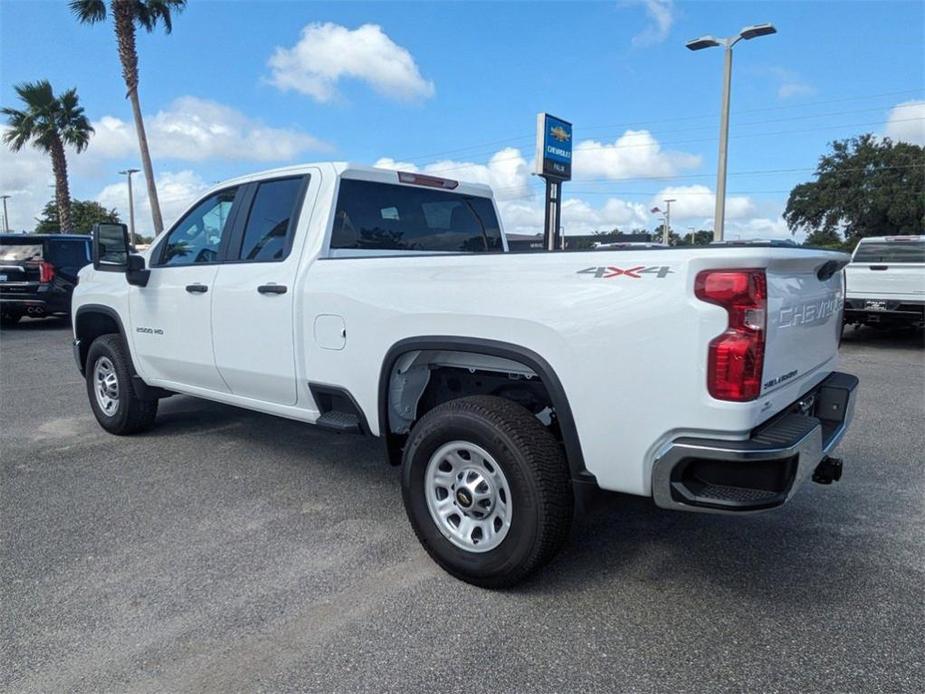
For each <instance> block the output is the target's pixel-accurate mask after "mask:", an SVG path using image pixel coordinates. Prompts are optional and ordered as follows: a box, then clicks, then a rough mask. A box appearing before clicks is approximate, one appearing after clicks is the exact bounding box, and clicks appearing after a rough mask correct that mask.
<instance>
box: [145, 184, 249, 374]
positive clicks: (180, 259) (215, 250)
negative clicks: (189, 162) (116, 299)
mask: <svg viewBox="0 0 925 694" xmlns="http://www.w3.org/2000/svg"><path fill="white" fill-rule="evenodd" d="M242 191H243V189H242V188H237V187H233V188H227V189H224V190H221V191H218V192H216V193H213V194H211V195H209V196H207V197H206V198H204V199H203V200H201V201H200V202H199V203H198V204H197V205H196V206H195V207H193V209H191V210H190V211H189V212H188V213H187V214H186V215H185V216H184V217H183V218H182V219H181V220H180V221H179V222H177V224H176V225H175V226H174V227H173V229H171V230H170V231H169V232H168V233H167V235H166V236H165V238H164V239H163V241H161V242H160V243H158V244H157V246H156V247H155V248H154V249H153V250H152V253H151V258H150V268H151V275H150V278H149V280H148V285H147V286H146V287H131V289H130V292H129V302H130V306H129V308H130V317H131V328H130V332H131V333H132V340H133V342H134V345H135V356H136V357H137V358H138V360H139V361H140V362H141V370H142V371H143V374H144V375H145V376H146V377H147V378H153V379H158V380H161V381H169V382H173V383H179V384H183V385H189V386H195V387H198V388H205V389H208V390H214V391H220V392H228V388H227V386H226V385H225V383H224V381H222V379H221V376H219V373H218V370H217V369H216V368H215V359H214V356H213V353H212V297H213V292H212V290H213V286H214V283H215V276H216V273H217V272H218V268H219V263H220V258H221V256H222V253H223V251H224V248H225V246H226V245H227V243H228V240H229V236H230V234H229V230H230V229H231V227H232V225H233V224H234V220H235V214H236V211H237V206H238V201H239V199H240V194H241V192H242Z"/></svg>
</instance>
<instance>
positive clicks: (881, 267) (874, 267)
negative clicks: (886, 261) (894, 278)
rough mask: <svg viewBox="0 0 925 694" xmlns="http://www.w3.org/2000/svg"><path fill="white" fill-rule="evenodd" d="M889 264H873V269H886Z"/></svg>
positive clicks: (871, 267)
mask: <svg viewBox="0 0 925 694" xmlns="http://www.w3.org/2000/svg"><path fill="white" fill-rule="evenodd" d="M887 267H888V266H886V265H871V266H870V269H871V270H886V269H887Z"/></svg>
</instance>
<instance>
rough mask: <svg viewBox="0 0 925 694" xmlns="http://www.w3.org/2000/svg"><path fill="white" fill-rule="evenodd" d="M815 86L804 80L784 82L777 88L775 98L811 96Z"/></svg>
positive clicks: (814, 91)
mask: <svg viewBox="0 0 925 694" xmlns="http://www.w3.org/2000/svg"><path fill="white" fill-rule="evenodd" d="M815 93H816V88H815V87H813V86H812V85H810V84H807V83H806V82H784V83H783V84H781V85H780V86H779V87H778V88H777V98H779V99H790V98H793V97H795V96H812V95H813V94H815Z"/></svg>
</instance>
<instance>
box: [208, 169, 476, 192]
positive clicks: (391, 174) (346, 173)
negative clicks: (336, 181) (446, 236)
mask: <svg viewBox="0 0 925 694" xmlns="http://www.w3.org/2000/svg"><path fill="white" fill-rule="evenodd" d="M312 169H322V171H324V172H328V173H331V174H332V175H335V176H339V177H341V178H349V179H357V180H361V181H378V182H380V183H392V184H396V185H417V184H415V183H414V182H412V181H410V180H407V179H408V175H412V176H415V175H416V176H420V177H421V178H422V179H425V178H429V179H434V180H445V181H450V182H452V183H455V184H456V185H455V186H453V187H452V188H450V187H444V190H448V191H451V192H454V193H461V194H464V195H473V196H476V197H483V198H490V197H492V190H491V188H490V187H489V186H487V185H485V184H484V183H469V182H465V181H461V180H459V179H458V178H453V177H452V175H453V174H454V173H458V171H447V172H446V173H447V175H446V176H443V175H441V174H440V172H439V171H438V172H433V173H431V172H423V171H402V170H401V169H383V168H379V167H374V166H366V165H364V164H354V163H351V162H344V161H330V162H314V163H308V164H297V165H294V166H284V167H281V168H278V169H268V170H266V171H258V172H256V173H252V174H247V175H245V176H238V177H237V178H232V179H229V180H227V181H222V182H221V183H219V184H217V185H216V186H214V187H213V188H212V190H218V189H221V188H225V187H227V186H229V185H241V184H243V183H253V182H254V181H262V180H265V179H268V178H277V177H280V176H297V175H300V174H306V173H310V171H311V170H312ZM400 173H401V174H405V176H404V178H405V179H406V180H401V181H400V180H399V176H398V174H400ZM420 187H434V186H432V185H426V184H425V185H421V186H420ZM436 187H440V186H436Z"/></svg>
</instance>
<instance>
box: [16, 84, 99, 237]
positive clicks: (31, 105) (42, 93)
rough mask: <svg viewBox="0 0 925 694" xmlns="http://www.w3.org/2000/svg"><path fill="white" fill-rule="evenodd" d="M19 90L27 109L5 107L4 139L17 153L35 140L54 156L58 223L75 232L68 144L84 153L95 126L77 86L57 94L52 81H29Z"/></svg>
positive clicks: (37, 146) (43, 149)
mask: <svg viewBox="0 0 925 694" xmlns="http://www.w3.org/2000/svg"><path fill="white" fill-rule="evenodd" d="M15 89H16V93H17V94H18V95H19V98H20V99H21V100H22V102H23V103H24V104H25V106H26V108H25V109H24V110H22V111H19V110H17V109H15V108H4V109H2V113H3V115H4V116H6V117H7V125H8V126H9V129H8V130H6V131H5V132H4V133H3V141H4V142H5V143H6V144H8V145H9V146H10V149H11V150H13V151H14V152H18V151H19V150H21V149H22V148H23V146H24V145H25V144H26V143H27V142H29V141H31V142H32V145H33V146H34V147H36V148H37V149H40V150H42V151H43V152H47V153H48V154H49V155H50V156H51V168H52V170H53V171H54V173H55V203H56V204H57V206H58V222H59V223H60V225H61V231H71V191H70V189H69V188H68V184H67V157H66V156H65V153H64V145H71V146H72V147H74V148H75V149H76V150H77V151H78V152H82V151H83V150H85V149H86V148H87V145H88V144H89V142H90V135H91V134H92V133H93V127H92V126H91V125H90V121H89V120H88V119H87V117H86V116H85V115H84V110H83V107H81V106H80V104H79V103H78V98H77V90H76V89H68V90H67V91H66V92H64V93H63V94H62V95H61V96H57V97H56V96H55V94H54V91H53V90H52V88H51V84H50V83H49V82H48V80H40V81H38V82H26V83H24V84H19V85H16V87H15Z"/></svg>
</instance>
